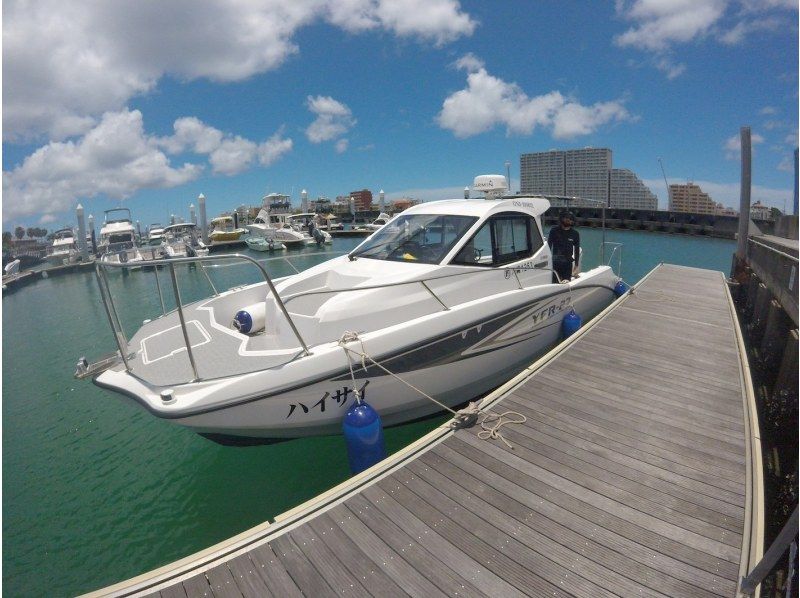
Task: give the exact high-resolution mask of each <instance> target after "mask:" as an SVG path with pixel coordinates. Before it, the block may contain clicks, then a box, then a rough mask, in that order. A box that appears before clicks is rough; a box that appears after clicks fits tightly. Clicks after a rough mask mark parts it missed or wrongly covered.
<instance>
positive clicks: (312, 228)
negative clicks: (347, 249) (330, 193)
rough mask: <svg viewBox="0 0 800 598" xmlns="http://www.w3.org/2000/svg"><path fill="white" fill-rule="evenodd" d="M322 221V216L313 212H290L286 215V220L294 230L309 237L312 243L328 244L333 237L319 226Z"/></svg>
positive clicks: (331, 241)
mask: <svg viewBox="0 0 800 598" xmlns="http://www.w3.org/2000/svg"><path fill="white" fill-rule="evenodd" d="M322 221H323V219H322V217H321V216H320V215H319V214H314V213H313V212H308V213H302V214H292V215H290V216H287V217H286V222H287V223H288V224H289V225H290V226H291V227H292V228H293V229H294V230H296V231H298V232H301V233H303V234H304V235H306V236H308V237H310V238H311V241H312V243H317V244H322V243H324V244H325V245H330V244H332V243H333V237H332V236H331V234H330V233H329V232H328V231H326V230H323V229H322V228H320V223H321V222H322Z"/></svg>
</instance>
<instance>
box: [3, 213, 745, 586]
mask: <svg viewBox="0 0 800 598" xmlns="http://www.w3.org/2000/svg"><path fill="white" fill-rule="evenodd" d="M579 230H580V233H581V237H582V246H583V247H584V258H583V262H584V269H588V268H590V267H592V266H594V265H596V264H597V263H599V259H600V252H599V244H600V235H601V233H600V231H599V230H596V229H579ZM606 239H607V240H608V241H614V242H619V243H623V247H622V250H621V251H622V276H623V277H624V278H625V280H626V281H628V282H631V283H632V282H635V281H637V280H638V279H639V278H641V277H642V276H644V275H645V274H646V273H647V272H648V271H650V270H651V269H652V268H653V267H654V266H656V265H657V264H658V263H659V262H667V263H674V264H683V265H689V266H696V267H700V268H710V269H714V270H720V271H723V272H726V273H727V272H728V270H729V268H730V263H731V255H732V254H733V252H734V250H735V244H734V242H733V241H725V240H719V239H710V238H705V237H688V236H678V235H666V234H658V233H642V232H625V231H609V232H607V234H606ZM357 242H358V240H355V239H347V240H344V239H337V240H336V241H335V244H334V246H333V247H329V248H325V249H322V250H318V249H317V248H313V249H306V250H303V252H287V255H294V256H298V255H299V259H297V260H296V261H295V262H294V263H295V265H296V266H297V267H298V268H299V269H303V268H307V267H309V266H311V265H313V264H314V263H318V262H319V261H322V260H325V259H329V258H330V257H333V256H334V255H336V252H341V251H347V250H349V249H351V248H352V247H354V246H355V244H356V243H357ZM618 252H619V250H618ZM243 253H248V254H249V255H251V256H252V257H255V258H258V259H261V258H263V257H264V255H265V254H257V253H251V252H249V251H243ZM609 253H610V250H609V251H607V256H608V254H609ZM618 257H619V253H617V254H615V255H614V258H613V263H614V265H616V261H617V258H618ZM266 266H267V269H268V271H269V272H270V274H271V275H273V276H283V275H287V274H290V273H291V272H292V270H291V268H290V267H289V266H288V265H287V264H286V263H285V262H282V261H280V260H276V261H270V262H267V263H266ZM160 276H161V282H162V285H163V287H162V288H165V289H167V288H168V287H167V285H166V284H165V283H166V272H165V271H162V272H161V273H160ZM211 276H212V279H213V280H214V281H215V283H216V284H218V285H219V286H222V287H226V286H231V285H234V284H243V283H247V282H255V281H256V280H258V273H257V272H256V271H255V269H253V268H252V267H250V268H245V267H240V266H236V267H220V268H215V269H213V270H212V272H211ZM179 278H180V282H181V290H182V293H183V300H184V301H191V300H195V299H199V298H200V297H203V296H205V295H207V294H209V287H208V283H207V282H206V281H205V280H204V279H203V278H202V276H201V275H198V272H197V271H194V272H192V271H181V272H180V273H179ZM111 286H112V291H113V293H114V296H115V298H116V299H118V300H119V304H120V311H121V314H120V315H121V317H122V321H123V326H124V327H125V331H126V333H127V334H128V336H131V335H132V334H133V332H134V331H135V330H136V328H137V325H138V324H140V323H141V321H142V319H144V318H147V317H153V316H154V315H157V314H158V313H159V312H160V304H159V301H158V295H157V294H156V293H155V281H154V274H153V272H152V271H151V272H142V271H137V272H133V273H131V275H130V276H122V275H120V274H117V275H115V276H112V280H111ZM171 305H174V301H173V302H172V303H171ZM167 308H168V309H169V308H170V302H169V301H168V304H167ZM2 312H3V360H2V361H3V370H2V373H3V377H2V382H3V400H2V415H3V447H2V448H3V457H2V460H3V593H4V594H5V595H6V596H69V595H75V594H79V593H82V592H87V591H90V590H93V589H97V588H100V587H102V586H105V585H108V584H111V583H114V582H117V581H120V580H123V579H125V578H128V577H131V576H134V575H138V574H140V573H143V572H145V571H148V570H150V569H153V568H155V567H158V566H161V565H164V564H166V563H169V562H171V561H174V560H176V559H178V558H181V557H184V556H186V555H189V554H191V553H193V552H196V551H198V550H201V549H203V548H206V547H207V546H209V545H211V544H213V543H216V542H219V541H221V540H224V539H226V538H228V537H230V536H232V535H235V534H237V533H239V532H242V531H244V530H246V529H248V528H250V527H252V526H254V525H257V524H259V523H261V522H263V521H265V520H267V519H272V518H274V516H275V515H277V514H279V513H281V512H283V511H286V510H288V509H290V508H292V507H294V506H296V505H297V504H299V503H301V502H303V501H305V500H308V499H309V498H312V497H313V496H315V495H317V494H319V493H321V492H323V491H325V490H326V489H328V488H330V487H332V486H334V485H336V484H338V483H339V482H341V481H343V480H345V479H347V477H348V476H349V471H348V468H347V459H346V454H345V447H344V441H343V439H342V438H341V437H340V436H330V437H321V438H311V439H301V440H293V441H290V442H285V443H281V444H276V445H271V446H260V447H245V448H237V447H223V446H219V445H217V444H214V443H212V442H210V441H208V440H206V439H204V438H201V437H200V436H197V435H195V434H194V433H192V432H189V431H187V430H185V429H183V428H180V427H178V426H175V425H173V424H170V423H168V422H165V421H162V420H159V419H157V418H155V417H153V416H151V415H149V414H147V413H145V412H144V411H143V410H141V409H139V408H137V407H136V406H135V405H133V404H132V403H130V402H127V401H124V400H122V399H120V398H118V397H117V396H115V395H112V394H110V393H108V392H106V391H103V390H101V389H99V388H97V387H95V386H94V385H93V384H91V383H90V382H88V381H78V380H75V379H73V376H72V374H73V372H74V369H75V363H76V361H77V360H78V358H79V357H80V356H82V355H86V356H87V357H89V358H90V359H91V358H92V357H97V356H100V355H103V354H106V353H109V352H111V351H113V350H114V348H115V344H114V340H113V337H112V336H111V333H110V331H109V327H108V322H107V318H106V315H105V312H104V310H103V306H102V303H101V300H100V295H99V291H98V288H97V284H96V281H95V277H94V275H93V274H90V273H82V274H71V275H66V276H60V277H51V278H48V279H46V280H41V281H38V282H35V283H33V284H31V285H29V286H27V287H23V288H20V289H18V290H17V291H15V292H13V293H7V294H4V296H3V302H2ZM466 398H468V397H465V399H466ZM445 419H446V418H445V417H444V416H440V417H437V418H434V419H431V420H427V421H424V422H420V423H414V424H409V425H405V426H399V427H396V428H392V429H389V430H387V431H386V441H387V449H388V450H389V451H390V452H393V451H396V450H398V449H400V448H402V447H403V446H405V445H407V444H409V443H410V442H412V441H413V440H415V439H416V438H419V437H420V436H422V435H423V434H425V433H426V432H428V431H429V430H431V429H432V428H434V427H435V426H437V425H438V424H440V423H441V422H443V421H445Z"/></svg>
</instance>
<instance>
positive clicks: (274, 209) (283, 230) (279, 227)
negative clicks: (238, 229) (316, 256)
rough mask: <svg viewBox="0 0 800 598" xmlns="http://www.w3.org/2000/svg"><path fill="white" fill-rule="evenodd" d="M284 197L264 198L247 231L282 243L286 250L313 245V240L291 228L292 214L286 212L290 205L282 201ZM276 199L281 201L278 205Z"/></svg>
mask: <svg viewBox="0 0 800 598" xmlns="http://www.w3.org/2000/svg"><path fill="white" fill-rule="evenodd" d="M285 197H287V196H285V195H279V194H277V193H271V194H270V195H267V196H265V197H264V198H263V199H262V206H261V209H260V210H259V211H258V215H256V217H255V220H253V222H252V223H251V224H248V225H247V230H248V231H249V232H250V235H251V236H257V237H264V238H265V239H266V240H267V241H272V242H273V243H283V245H284V246H285V247H286V248H288V249H292V248H298V247H305V246H306V245H311V244H313V243H314V239H312V238H311V237H310V236H309V235H307V234H303V233H302V232H301V231H298V230H295V228H294V227H293V226H292V223H291V218H292V214H290V213H289V212H288V209H289V207H290V204H289V203H288V202H286V201H284V200H283V198H285ZM276 198H277V199H279V200H281V201H280V203H279V202H278V201H277V200H276Z"/></svg>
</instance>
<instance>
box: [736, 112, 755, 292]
mask: <svg viewBox="0 0 800 598" xmlns="http://www.w3.org/2000/svg"><path fill="white" fill-rule="evenodd" d="M740 136H741V145H742V178H741V190H740V194H739V232H738V238H737V243H736V260H735V265H734V271H733V272H731V276H733V277H736V276H737V274H739V272H740V271H741V269H742V268H743V267H744V265H745V263H747V234H748V231H749V228H750V186H751V165H752V163H751V150H750V127H742V128H741V130H740Z"/></svg>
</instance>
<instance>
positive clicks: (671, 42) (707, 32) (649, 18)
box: [614, 0, 797, 79]
mask: <svg viewBox="0 0 800 598" xmlns="http://www.w3.org/2000/svg"><path fill="white" fill-rule="evenodd" d="M787 9H788V10H796V9H797V3H796V2H794V1H793V0H738V1H733V0H617V2H616V12H617V16H618V17H620V18H621V19H622V20H624V21H628V22H630V23H631V25H630V27H629V28H628V29H627V30H626V31H624V32H623V33H621V34H619V35H616V36H615V37H614V43H615V44H616V45H617V46H619V47H622V48H634V49H638V50H642V51H645V52H649V53H652V54H653V55H654V59H653V66H655V67H656V68H657V69H659V70H661V71H662V72H664V73H665V75H666V76H667V78H669V79H674V78H676V77H678V76H680V75H681V74H682V73H683V72H684V71H685V68H686V67H685V65H683V64H679V63H676V62H675V61H674V59H673V58H672V55H671V54H672V52H673V51H674V49H675V47H677V46H680V45H681V44H687V43H690V42H696V41H698V40H703V39H708V38H710V39H714V40H716V41H718V42H720V43H722V44H726V45H736V44H740V43H742V42H743V41H744V40H746V39H747V38H748V37H749V36H751V35H753V34H754V33H756V32H761V31H774V30H779V29H781V28H783V27H788V26H790V25H791V21H790V20H787V19H786V18H785V16H786V15H785V11H786V10H787Z"/></svg>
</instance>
